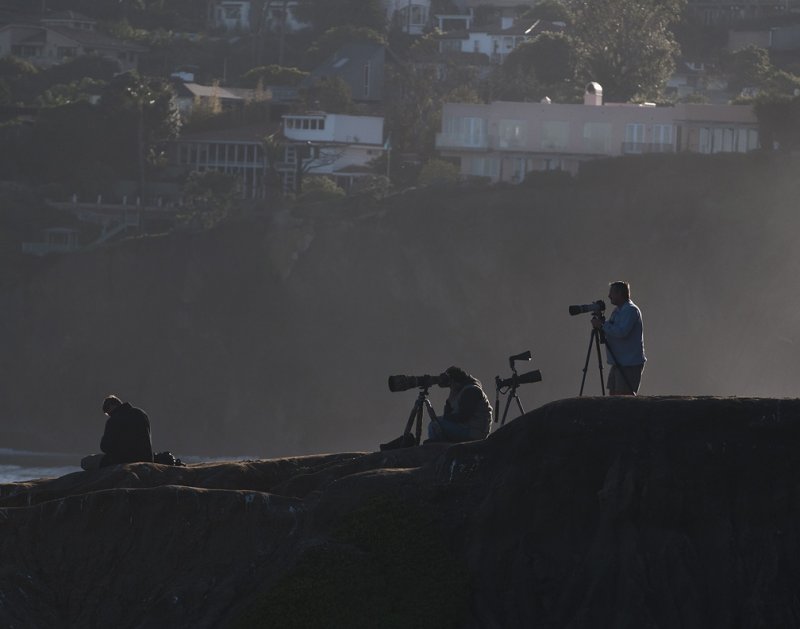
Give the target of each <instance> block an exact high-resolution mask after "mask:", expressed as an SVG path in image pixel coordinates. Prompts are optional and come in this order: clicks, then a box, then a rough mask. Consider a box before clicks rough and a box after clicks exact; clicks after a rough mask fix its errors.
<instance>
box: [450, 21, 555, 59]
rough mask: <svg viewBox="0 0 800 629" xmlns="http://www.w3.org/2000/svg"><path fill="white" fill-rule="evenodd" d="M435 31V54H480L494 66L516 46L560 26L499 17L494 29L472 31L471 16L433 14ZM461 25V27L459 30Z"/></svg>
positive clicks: (486, 28) (551, 23)
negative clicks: (435, 21) (436, 52)
mask: <svg viewBox="0 0 800 629" xmlns="http://www.w3.org/2000/svg"><path fill="white" fill-rule="evenodd" d="M436 19H437V21H438V23H439V29H440V30H441V31H443V32H442V34H441V35H440V36H439V52H441V53H448V52H449V53H462V54H467V53H471V54H476V53H477V54H484V55H487V56H488V58H489V60H490V61H491V62H492V63H494V64H501V63H503V61H505V59H506V57H507V56H508V55H509V53H510V52H511V51H513V50H514V49H515V48H516V47H517V46H519V45H520V44H522V43H524V42H526V41H530V40H532V39H534V38H535V37H536V36H537V35H539V34H540V33H543V32H547V31H550V32H562V31H563V30H564V28H565V27H564V24H562V23H559V22H548V21H545V20H536V21H534V22H532V23H518V22H516V21H515V19H514V18H513V17H501V19H500V23H499V24H498V25H496V26H491V27H484V28H473V26H472V21H473V16H472V15H471V14H470V15H437V16H436ZM459 26H461V28H459Z"/></svg>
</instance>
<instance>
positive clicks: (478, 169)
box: [469, 157, 500, 179]
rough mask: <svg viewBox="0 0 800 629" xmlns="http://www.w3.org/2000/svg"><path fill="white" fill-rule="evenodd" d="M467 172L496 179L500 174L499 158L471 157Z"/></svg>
mask: <svg viewBox="0 0 800 629" xmlns="http://www.w3.org/2000/svg"><path fill="white" fill-rule="evenodd" d="M469 174H470V175H476V176H478V177H491V178H492V179H497V178H498V177H499V176H500V160H499V159H498V158H496V157H473V158H472V159H471V160H470V170H469Z"/></svg>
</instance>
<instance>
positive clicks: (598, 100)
mask: <svg viewBox="0 0 800 629" xmlns="http://www.w3.org/2000/svg"><path fill="white" fill-rule="evenodd" d="M758 146H759V140H758V121H757V119H756V116H755V114H754V112H753V108H752V107H751V106H749V105H696V104H680V105H675V106H672V107H656V106H655V105H651V104H644V105H637V104H629V103H605V104H604V103H603V96H602V87H600V85H598V84H597V83H590V84H588V85H587V86H586V93H585V96H584V103H583V104H555V103H549V102H542V103H516V102H494V103H491V104H488V105H482V104H478V105H475V104H465V103H447V104H445V106H444V109H443V112H442V130H441V132H440V133H438V134H437V135H436V148H437V150H438V151H439V153H440V154H441V155H442V156H443V157H450V158H454V159H456V160H457V161H458V162H459V163H460V167H461V174H462V175H465V176H468V175H474V176H481V177H488V178H489V179H491V180H492V181H495V182H496V181H508V182H521V181H522V180H523V179H524V178H525V175H526V174H527V173H529V172H531V171H537V170H539V171H541V170H564V171H568V172H571V173H576V172H577V171H578V169H579V167H580V164H581V163H582V162H585V161H588V160H593V159H598V158H604V157H614V156H619V155H631V154H633V155H636V154H643V153H673V152H678V151H688V152H692V153H721V152H726V153H731V152H747V151H751V150H753V149H756V148H758Z"/></svg>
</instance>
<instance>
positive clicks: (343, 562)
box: [0, 397, 800, 629]
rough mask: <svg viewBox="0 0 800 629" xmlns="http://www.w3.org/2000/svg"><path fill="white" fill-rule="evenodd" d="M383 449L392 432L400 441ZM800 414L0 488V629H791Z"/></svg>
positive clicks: (556, 432)
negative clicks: (394, 440) (105, 628)
mask: <svg viewBox="0 0 800 629" xmlns="http://www.w3.org/2000/svg"><path fill="white" fill-rule="evenodd" d="M392 436H395V435H387V440H388V438H391V437H392ZM798 446H800V400H797V399H764V398H685V397H683V398H680V397H641V398H635V399H634V398H572V399H565V400H560V401H556V402H552V403H549V404H547V405H545V406H542V407H540V408H538V409H536V410H534V411H532V412H530V413H527V414H526V415H524V416H522V417H519V418H517V419H515V420H513V421H510V422H508V423H507V424H506V425H505V426H504V427H502V428H499V429H495V431H494V432H493V434H492V435H491V436H490V437H489V438H488V439H486V440H485V441H480V442H471V443H465V444H454V445H449V444H427V445H422V446H419V447H414V448H408V449H404V450H394V451H387V452H371V453H365V452H349V453H339V454H324V455H314V456H303V457H295V458H282V459H273V460H257V461H237V462H222V463H220V462H215V463H204V464H195V465H190V466H187V467H168V466H161V465H156V464H132V465H125V466H114V467H110V468H105V469H102V470H99V471H96V472H78V473H74V474H70V475H67V476H64V477H62V478H57V479H41V480H35V481H30V482H25V483H16V484H10V485H2V486H0V553H1V555H0V556H2V563H0V626H2V627H7V628H20V629H21V628H25V629H30V628H37V627H42V628H45V627H47V628H49V629H58V628H62V627H63V628H67V627H99V626H108V627H118V628H128V627H130V628H162V627H187V628H188V627H192V628H203V627H208V628H211V627H214V628H218V627H306V628H308V627H381V628H385V627H454V628H455V627H457V628H465V629H466V628H469V629H473V628H474V629H477V628H491V627H498V628H499V627H503V628H516V627H519V628H522V627H548V628H550V627H553V628H556V627H570V628H573V629H578V628H587V629H588V628H590V627H591V628H593V629H597V628H603V627H608V628H612V627H613V628H615V629H620V628H626V627H630V628H634V627H639V628H640V627H665V628H666V627H684V628H694V627H696V628H698V629H699V628H703V629H708V628H716V627H719V628H720V629H722V628H729V627H739V628H742V629H745V628H749V627H773V628H777V627H796V626H797V623H798V619H800V457H798V455H797V451H798Z"/></svg>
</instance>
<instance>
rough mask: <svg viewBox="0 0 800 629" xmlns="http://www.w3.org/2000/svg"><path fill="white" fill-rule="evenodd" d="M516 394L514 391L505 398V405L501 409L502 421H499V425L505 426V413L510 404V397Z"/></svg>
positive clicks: (506, 413)
mask: <svg viewBox="0 0 800 629" xmlns="http://www.w3.org/2000/svg"><path fill="white" fill-rule="evenodd" d="M516 396H517V394H516V393H514V394H513V395H509V396H508V397H507V398H506V407H505V409H504V410H503V421H501V422H500V425H501V426H505V423H506V415H508V407H509V405H510V404H511V398H512V397H516Z"/></svg>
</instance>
